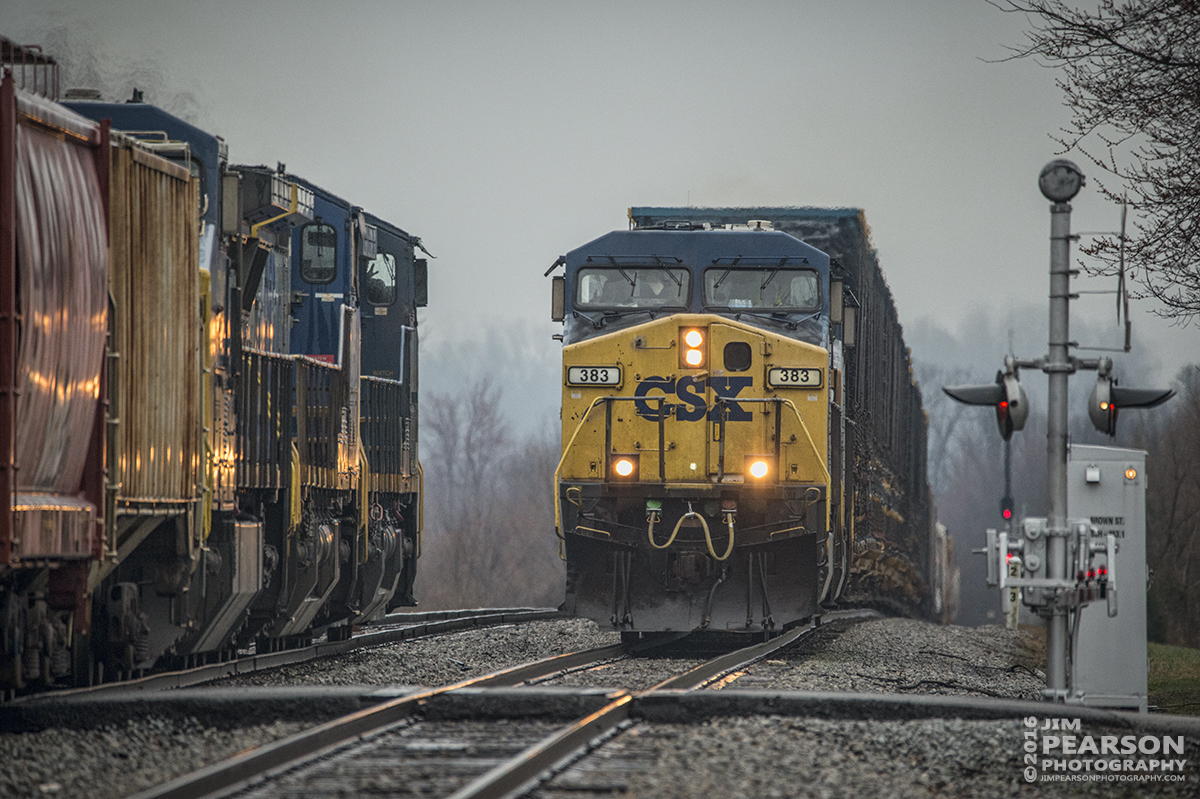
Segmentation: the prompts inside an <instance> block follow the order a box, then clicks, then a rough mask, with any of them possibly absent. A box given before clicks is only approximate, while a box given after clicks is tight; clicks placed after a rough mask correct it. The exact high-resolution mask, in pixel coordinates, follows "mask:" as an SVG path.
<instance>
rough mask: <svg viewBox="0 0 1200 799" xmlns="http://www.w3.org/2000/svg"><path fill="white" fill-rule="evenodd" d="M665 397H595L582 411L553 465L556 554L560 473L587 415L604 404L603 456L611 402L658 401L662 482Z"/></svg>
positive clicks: (560, 534)
mask: <svg viewBox="0 0 1200 799" xmlns="http://www.w3.org/2000/svg"><path fill="white" fill-rule="evenodd" d="M664 399H665V397H596V398H595V399H594V400H592V403H591V404H590V405H588V407H587V410H586V411H584V412H583V417H582V418H580V420H579V424H577V425H575V432H573V433H572V434H571V440H570V441H568V442H567V445H566V446H565V447H563V454H562V457H561V458H559V459H558V466H556V467H554V534H555V535H556V536H558V539H559V547H558V554H559V557H562V538H563V532H562V509H561V508H560V507H559V504H558V486H559V482H560V479H561V475H562V467H563V464H564V463H566V461H567V455H568V453H570V451H571V447H573V446H574V445H575V439H576V438H578V437H579V431H580V430H582V429H583V425H584V423H586V422H587V420H588V416H590V415H591V413H592V409H593V408H595V407H596V405H598V404H599V403H601V402H603V403H604V404H605V420H604V452H605V457H607V455H608V451H609V450H610V449H612V403H613V402H614V401H624V402H638V401H653V402H657V403H658V477H659V480H661V481H662V482H664V483H665V482H666V480H667V478H666V467H665V465H664V463H663V461H664V447H665V430H664V427H663V425H664V422H665V420H666V416H667V415H666V413H665V408H664V407H663V401H664Z"/></svg>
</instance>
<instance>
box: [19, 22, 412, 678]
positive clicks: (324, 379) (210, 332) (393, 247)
mask: <svg viewBox="0 0 1200 799" xmlns="http://www.w3.org/2000/svg"><path fill="white" fill-rule="evenodd" d="M5 48H6V49H5V55H6V59H7V58H8V57H9V56H10V54H12V53H15V52H17V51H19V49H20V48H16V46H15V45H11V44H9V43H6V44H5ZM35 55H36V54H35ZM21 57H25V56H24V55H21ZM38 57H41V58H44V57H43V56H40V55H39V56H38ZM45 60H46V61H47V62H49V65H50V66H52V65H53V62H52V60H50V59H45ZM31 88H37V89H38V91H33V90H28V89H24V88H21V87H20V86H18V85H17V82H16V81H15V80H14V79H13V77H12V75H8V74H6V75H5V77H4V81H3V85H2V94H0V126H2V127H0V143H2V148H0V192H3V194H2V195H0V196H2V197H3V199H4V202H3V218H2V219H0V223H2V224H0V228H2V230H3V236H2V237H0V245H2V248H0V280H2V283H0V289H2V290H3V291H2V300H3V309H4V310H3V311H0V316H2V317H3V319H2V320H0V366H3V377H2V378H0V379H3V381H4V385H3V386H0V397H3V399H0V413H2V414H3V424H2V425H0V429H2V430H3V432H2V433H0V445H3V447H4V450H5V454H6V457H5V458H3V459H2V460H3V461H4V464H3V465H4V470H3V472H2V473H0V479H2V481H3V482H4V485H5V487H6V488H7V489H8V490H9V492H10V496H12V502H11V507H10V512H8V513H4V514H0V608H2V609H3V615H2V617H0V636H2V637H3V640H4V644H5V645H4V649H3V652H2V653H0V673H2V676H0V681H2V684H3V685H2V687H3V688H4V689H5V690H8V691H12V690H18V689H20V688H22V687H23V686H25V685H26V684H27V683H35V684H43V685H44V684H49V683H57V684H64V683H70V682H74V683H78V684H87V683H89V682H92V681H94V680H96V679H107V678H111V677H113V676H114V675H123V674H129V673H131V672H135V671H137V670H141V669H147V668H150V667H152V666H154V665H155V664H162V663H170V662H174V663H182V662H202V661H206V660H211V659H214V658H221V657H226V656H228V655H229V654H230V653H231V651H232V650H233V649H234V648H236V647H244V646H247V645H249V644H251V643H252V642H253V643H255V644H256V645H257V646H258V648H259V651H264V650H269V649H277V648H281V647H286V646H292V645H296V644H299V643H304V642H307V641H309V640H311V639H312V638H313V637H314V636H316V635H319V634H322V633H326V632H327V633H328V634H329V635H330V636H331V637H335V638H337V637H344V636H345V635H348V634H349V632H350V630H351V629H352V627H353V625H355V624H360V623H363V622H366V621H369V620H371V619H373V618H377V617H378V616H380V615H382V614H383V613H384V612H386V611H387V610H388V609H389V608H392V607H395V606H397V605H401V604H412V603H413V602H414V600H413V597H412V581H413V578H414V576H415V561H416V557H417V554H418V552H419V535H420V478H419V473H420V468H419V464H418V463H417V461H416V455H415V453H416V436H417V418H416V414H417V405H416V390H417V369H416V361H415V351H416V316H415V314H416V308H417V307H418V306H420V305H423V304H424V301H425V298H424V268H425V264H424V262H423V261H421V260H419V259H415V258H414V257H413V252H414V248H415V247H419V241H418V240H417V239H416V238H415V237H412V236H410V235H408V234H407V233H405V232H404V231H403V230H401V229H399V228H397V227H395V226H393V225H390V224H388V223H387V222H385V221H383V220H381V219H379V218H378V217H374V216H371V215H369V214H367V213H365V212H364V211H363V210H362V209H361V208H358V207H356V206H351V205H350V204H349V203H346V202H344V201H342V200H340V199H338V198H336V197H334V196H333V195H331V194H329V193H328V192H325V191H323V190H321V189H319V188H318V187H316V186H314V185H312V184H311V183H307V182H305V181H303V180H301V179H300V178H298V177H296V176H294V175H291V174H288V173H286V172H285V171H284V170H283V169H282V167H280V168H273V169H267V168H262V167H234V166H230V165H229V164H228V163H227V156H226V148H225V144H224V142H223V141H222V140H221V139H219V138H218V137H216V136H213V135H212V134H209V133H207V132H205V131H202V130H200V129H198V128H195V127H194V126H191V125H188V124H187V123H185V122H183V121H182V120H179V119H177V118H175V117H173V116H172V115H170V114H167V113H166V112H164V111H162V110H161V109H158V108H156V107H154V106H153V105H150V104H147V103H142V102H130V103H103V102H98V101H96V100H95V99H82V98H79V97H76V98H74V99H72V100H70V101H68V102H64V103H58V102H56V101H55V100H54V98H53V97H52V96H46V95H47V94H52V93H51V92H46V91H44V90H43V89H41V87H31ZM135 99H139V98H136V97H135ZM367 315H370V316H371V319H372V322H371V323H366V322H365V321H364V317H365V316H367ZM389 317H392V318H394V319H395V320H396V324H394V325H391V326H388V325H386V324H385V325H377V324H374V321H375V320H377V319H381V318H382V319H384V320H387V319H388V318H389ZM297 331H299V333H297ZM309 331H316V333H314V336H313V337H312V338H311V339H310V338H306V336H308V333H309ZM368 349H369V350H370V352H371V354H370V356H365V355H364V352H366V351H367V350H368ZM14 397H16V398H18V399H17V400H16V401H15V402H14V401H13V398H14Z"/></svg>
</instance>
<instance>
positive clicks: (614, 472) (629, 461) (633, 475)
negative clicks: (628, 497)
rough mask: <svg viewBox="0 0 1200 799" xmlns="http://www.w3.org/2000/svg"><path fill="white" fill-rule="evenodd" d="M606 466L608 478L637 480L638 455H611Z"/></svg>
mask: <svg viewBox="0 0 1200 799" xmlns="http://www.w3.org/2000/svg"><path fill="white" fill-rule="evenodd" d="M608 468H609V479H610V480H637V474H638V456H637V455H613V456H612V459H611V460H610V461H609V462H608Z"/></svg>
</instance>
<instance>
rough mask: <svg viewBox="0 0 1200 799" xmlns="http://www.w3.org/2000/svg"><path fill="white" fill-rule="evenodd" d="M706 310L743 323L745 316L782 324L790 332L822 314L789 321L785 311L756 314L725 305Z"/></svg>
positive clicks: (706, 308) (705, 308) (708, 306)
mask: <svg viewBox="0 0 1200 799" xmlns="http://www.w3.org/2000/svg"><path fill="white" fill-rule="evenodd" d="M704 310H705V311H714V312H716V313H727V314H731V315H732V316H733V318H734V319H736V320H738V321H741V319H742V317H743V316H752V317H754V318H755V319H762V320H764V321H767V322H774V323H776V324H780V323H782V324H783V326H784V327H786V328H787V329H788V330H795V329H796V328H798V327H799V326H800V325H801V324H802V323H804V322H807V321H808V320H809V319H814V318H816V317H817V316H819V315H820V313H821V312H820V311H815V312H813V313H810V314H809V315H808V316H806V317H804V318H803V319H794V320H791V319H787V316H788V315H789V312H784V311H779V312H777V313H773V314H767V313H755V312H754V311H742V310H739V309H737V308H728V307H726V306H724V305H705V306H704ZM791 313H794V312H791ZM780 317H783V318H780Z"/></svg>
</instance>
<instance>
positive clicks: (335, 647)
mask: <svg viewBox="0 0 1200 799" xmlns="http://www.w3.org/2000/svg"><path fill="white" fill-rule="evenodd" d="M561 616H562V614H561V613H560V612H559V611H557V610H552V609H549V608H473V609H465V610H440V611H428V612H421V613H393V614H390V615H388V616H386V617H384V619H383V620H382V621H380V622H377V623H375V624H372V625H370V626H369V627H366V628H365V629H364V631H363V632H361V633H360V634H357V635H354V636H352V637H350V638H346V639H342V640H333V641H331V640H328V639H321V640H317V641H315V642H314V643H312V644H309V645H307V646H300V647H296V648H293V649H283V650H279V651H277V652H267V653H263V654H258V653H256V652H246V653H244V654H241V655H240V656H238V657H235V658H230V659H228V660H223V661H220V662H218V663H207V664H204V665H201V666H193V667H191V668H184V669H176V670H169V671H162V672H156V673H153V674H149V675H146V676H143V677H137V678H134V679H126V680H114V681H112V682H106V683H101V684H98V685H91V686H87V687H82V688H65V689H58V690H51V691H43V692H39V693H33V694H28V695H25V696H20V697H17V698H15V699H13V700H10V701H9V702H7V703H6V704H9V705H21V704H23V703H32V702H36V701H39V700H45V699H46V698H49V697H70V696H78V695H96V694H101V693H106V692H111V691H126V690H131V689H132V690H142V691H162V690H167V689H171V688H185V687H187V686H191V685H200V684H202V683H206V682H211V681H213V680H220V679H223V678H225V677H233V676H237V675H239V674H250V673H253V672H256V671H264V670H267V669H275V668H279V667H280V666H288V665H291V664H294V663H304V662H306V661H310V660H316V659H318V658H325V657H333V656H336V655H343V654H346V653H347V652H353V651H355V650H358V649H367V648H369V647H375V646H384V645H386V644H392V643H397V642H400V641H411V640H414V639H417V638H424V637H426V636H430V635H441V634H444V633H449V632H455V631H459V630H468V629H472V628H478V627H490V626H495V625H501V624H516V623H521V622H528V621H539V620H543V619H556V618H560V617H561Z"/></svg>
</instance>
